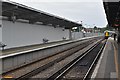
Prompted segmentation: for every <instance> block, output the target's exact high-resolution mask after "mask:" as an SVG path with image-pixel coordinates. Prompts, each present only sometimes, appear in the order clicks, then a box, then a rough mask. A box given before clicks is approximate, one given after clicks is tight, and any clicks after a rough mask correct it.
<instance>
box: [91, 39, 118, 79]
mask: <svg viewBox="0 0 120 80" xmlns="http://www.w3.org/2000/svg"><path fill="white" fill-rule="evenodd" d="M119 48H120V47H119V46H118V43H117V42H116V41H114V38H111V37H110V38H109V39H108V41H107V43H106V46H105V48H104V50H103V52H102V54H101V56H100V59H99V61H98V63H97V65H96V67H95V69H94V71H93V74H92V79H96V78H97V79H111V78H112V79H116V78H118V77H120V74H119V72H120V71H119V70H120V68H119V62H120V60H119V58H120V57H119V56H120V54H119V53H120V49H119Z"/></svg>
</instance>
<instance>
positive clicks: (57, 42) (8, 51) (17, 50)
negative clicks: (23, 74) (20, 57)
mask: <svg viewBox="0 0 120 80" xmlns="http://www.w3.org/2000/svg"><path fill="white" fill-rule="evenodd" d="M67 41H70V40H64V41H56V42H49V43H45V44H36V45H30V46H23V47H17V48H11V49H5V50H3V51H2V55H7V54H13V53H18V52H22V51H27V50H32V49H36V48H42V47H47V46H50V45H55V44H60V43H63V42H67Z"/></svg>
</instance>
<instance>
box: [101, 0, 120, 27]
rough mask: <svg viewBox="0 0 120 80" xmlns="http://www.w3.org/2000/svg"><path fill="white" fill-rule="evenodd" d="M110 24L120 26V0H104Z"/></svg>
mask: <svg viewBox="0 0 120 80" xmlns="http://www.w3.org/2000/svg"><path fill="white" fill-rule="evenodd" d="M103 4H104V8H105V13H106V16H107V20H108V24H109V26H112V27H116V28H117V27H120V0H103Z"/></svg>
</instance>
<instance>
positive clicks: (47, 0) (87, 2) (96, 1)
mask: <svg viewBox="0 0 120 80" xmlns="http://www.w3.org/2000/svg"><path fill="white" fill-rule="evenodd" d="M11 1H14V2H18V3H21V4H24V5H27V6H29V7H32V8H35V9H38V10H42V11H44V12H47V13H50V14H54V15H57V16H60V17H63V18H66V19H69V20H72V21H75V22H78V23H81V21H82V22H83V24H84V25H85V26H86V27H93V26H94V24H95V25H96V26H98V27H105V26H106V24H107V20H106V15H105V12H104V8H103V4H102V0H11Z"/></svg>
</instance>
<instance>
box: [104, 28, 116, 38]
mask: <svg viewBox="0 0 120 80" xmlns="http://www.w3.org/2000/svg"><path fill="white" fill-rule="evenodd" d="M115 34H116V33H115V31H108V30H106V31H104V37H105V39H108V38H109V37H114V35H115Z"/></svg>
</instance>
